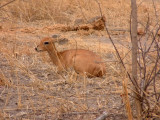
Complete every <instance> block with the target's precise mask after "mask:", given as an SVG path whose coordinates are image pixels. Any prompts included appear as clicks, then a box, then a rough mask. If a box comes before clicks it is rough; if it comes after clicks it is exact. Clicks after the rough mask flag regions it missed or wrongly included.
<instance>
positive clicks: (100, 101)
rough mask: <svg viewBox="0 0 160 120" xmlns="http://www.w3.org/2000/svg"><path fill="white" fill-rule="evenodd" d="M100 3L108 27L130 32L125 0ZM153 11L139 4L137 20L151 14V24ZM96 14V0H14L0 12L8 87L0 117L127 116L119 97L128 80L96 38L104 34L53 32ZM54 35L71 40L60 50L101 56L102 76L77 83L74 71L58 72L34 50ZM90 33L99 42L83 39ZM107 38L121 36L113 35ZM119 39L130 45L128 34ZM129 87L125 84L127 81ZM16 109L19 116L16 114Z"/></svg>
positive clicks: (3, 76) (0, 52)
mask: <svg viewBox="0 0 160 120" xmlns="http://www.w3.org/2000/svg"><path fill="white" fill-rule="evenodd" d="M5 2H7V1H2V3H1V4H4V3H5ZM138 3H141V1H138ZM100 5H101V7H102V12H103V14H104V15H105V16H106V20H107V26H108V27H109V29H115V30H116V29H119V28H120V29H125V30H128V29H129V18H130V3H129V1H127V0H100ZM158 9H159V8H158ZM153 11H154V9H153V6H152V4H147V2H143V3H142V4H141V5H140V6H139V8H138V16H139V21H140V22H142V23H143V24H145V23H146V21H147V17H146V15H147V12H149V13H150V16H152V17H153V21H152V24H153V25H154V23H155V16H154V15H153V13H154V12H153ZM99 15H100V11H99V8H98V4H97V3H96V1H94V0H80V1H79V0H23V1H22V0H17V1H16V2H14V3H12V4H10V5H8V6H6V7H4V8H3V9H2V10H1V13H0V17H1V18H3V20H1V21H2V23H0V26H1V27H2V28H0V39H1V41H0V56H1V57H0V61H2V63H3V65H2V67H3V68H0V69H1V71H2V72H0V81H2V85H6V86H8V87H6V88H3V92H2V93H1V96H2V100H3V101H4V104H3V108H2V110H1V111H0V116H2V117H4V118H6V119H20V118H22V117H24V119H34V118H35V119H40V118H43V119H75V120H77V119H84V120H93V119H95V118H96V117H97V115H99V114H101V111H107V112H109V113H110V111H111V114H112V113H113V114H117V115H118V113H119V114H123V115H125V116H126V113H127V112H126V113H125V112H124V108H123V107H122V105H121V103H120V101H121V97H120V94H122V93H123V91H122V88H123V85H122V80H123V79H126V78H125V77H126V74H125V72H124V70H123V68H122V66H121V65H120V64H119V62H117V61H118V59H117V56H116V53H115V51H114V49H113V46H112V45H111V44H106V43H105V42H101V41H100V40H99V39H98V37H103V36H106V37H108V36H107V35H106V33H105V32H104V31H94V30H91V31H87V32H86V31H78V32H76V33H75V32H69V33H67V32H66V33H61V32H59V31H56V30H54V29H52V28H53V27H54V26H56V25H57V24H59V23H62V24H70V25H73V24H74V21H75V20H76V19H79V18H83V19H87V20H89V19H90V18H92V17H95V16H99ZM3 23H4V24H3ZM6 23H7V24H6ZM55 33H60V34H62V35H63V36H64V37H67V38H69V39H70V42H69V43H68V44H66V45H65V46H58V47H57V48H58V49H59V50H64V49H70V48H84V49H89V50H91V51H94V52H96V53H97V54H99V55H100V56H101V57H102V58H103V59H104V61H105V62H106V69H107V74H106V76H105V78H93V79H88V78H85V77H81V76H78V79H76V75H75V74H74V72H72V71H71V72H68V73H67V74H62V75H59V74H57V73H56V68H55V67H54V66H53V65H52V63H51V62H50V60H49V58H48V55H47V54H46V53H42V54H39V53H36V52H35V51H34V48H35V46H36V43H37V42H39V38H42V37H43V36H51V35H52V34H55ZM93 34H94V35H96V36H98V37H97V40H96V39H94V38H89V37H88V38H87V39H86V38H85V37H86V36H92V35H93ZM111 34H112V35H117V34H118V35H122V34H121V33H117V32H114V31H113V32H111ZM123 35H126V36H127V38H126V37H125V38H123V39H122V38H119V37H118V40H120V41H121V42H122V43H123V42H130V39H129V37H128V33H123ZM84 38H85V39H84ZM93 39H94V40H93ZM117 47H118V49H119V51H120V55H121V56H122V58H125V59H124V63H125V65H126V67H127V70H128V71H129V72H130V71H131V69H130V63H131V56H130V53H129V54H128V55H127V56H125V55H126V54H127V53H128V51H129V50H128V49H127V48H125V47H123V46H121V45H119V44H118V46H117ZM111 60H112V61H111ZM113 61H114V62H113ZM124 76H125V77H124ZM0 84H1V83H0ZM127 85H128V86H129V85H130V82H129V83H128V84H127ZM127 85H126V84H125V85H124V87H126V86H127ZM127 92H129V93H130V90H128V91H127V90H126V88H125V90H124V93H126V97H127V98H126V101H125V103H127V104H126V105H128V106H127V110H128V113H130V104H129V101H128V94H127ZM2 103H3V102H2ZM15 103H16V104H15ZM158 109H159V108H158ZM18 110H19V111H20V112H17V111H18ZM128 116H131V115H130V114H128Z"/></svg>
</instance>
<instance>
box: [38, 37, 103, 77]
mask: <svg viewBox="0 0 160 120" xmlns="http://www.w3.org/2000/svg"><path fill="white" fill-rule="evenodd" d="M56 42H57V43H58V44H64V43H66V42H68V39H66V38H60V37H59V36H57V35H54V36H53V37H46V38H44V39H42V40H41V42H40V44H39V45H38V46H37V47H36V48H35V50H36V51H38V52H41V51H47V52H48V54H49V56H50V58H51V59H52V62H53V64H54V65H55V66H57V67H58V71H59V72H60V71H63V70H68V69H69V68H73V69H74V70H75V71H76V72H77V73H79V74H82V75H84V74H85V75H87V76H88V77H93V76H95V77H101V76H103V75H104V74H105V73H106V69H105V64H104V63H103V61H102V59H101V58H100V57H99V56H98V55H96V54H95V53H93V52H91V51H89V50H84V49H69V50H65V51H61V52H59V51H58V50H57V49H56V46H55V43H56Z"/></svg>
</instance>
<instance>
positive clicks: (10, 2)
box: [0, 0, 16, 8]
mask: <svg viewBox="0 0 160 120" xmlns="http://www.w3.org/2000/svg"><path fill="white" fill-rule="evenodd" d="M14 1H16V0H12V1H10V2H8V3H6V4H4V5H2V6H0V8H3V7H5V6H7V5H9V4H10V3H12V2H14Z"/></svg>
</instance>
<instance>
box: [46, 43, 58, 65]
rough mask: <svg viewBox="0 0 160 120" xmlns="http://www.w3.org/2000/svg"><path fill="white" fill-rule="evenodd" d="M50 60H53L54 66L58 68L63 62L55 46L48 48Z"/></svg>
mask: <svg viewBox="0 0 160 120" xmlns="http://www.w3.org/2000/svg"><path fill="white" fill-rule="evenodd" d="M47 52H48V54H49V56H50V58H51V59H52V62H53V64H55V65H56V66H59V65H61V60H60V55H59V52H58V51H57V49H56V48H55V46H54V45H53V46H52V47H50V48H48V50H47Z"/></svg>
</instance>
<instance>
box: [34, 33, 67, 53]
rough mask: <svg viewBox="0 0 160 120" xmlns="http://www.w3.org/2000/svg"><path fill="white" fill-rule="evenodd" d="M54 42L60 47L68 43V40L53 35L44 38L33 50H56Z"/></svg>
mask: <svg viewBox="0 0 160 120" xmlns="http://www.w3.org/2000/svg"><path fill="white" fill-rule="evenodd" d="M56 42H57V43H58V44H60V45H62V44H65V43H66V42H68V39H66V38H60V36H58V35H53V36H52V37H46V38H43V39H42V40H41V42H40V44H39V45H38V46H37V47H36V48H35V50H36V51H37V52H41V51H48V50H52V49H53V48H54V49H56V48H55V43H56Z"/></svg>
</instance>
